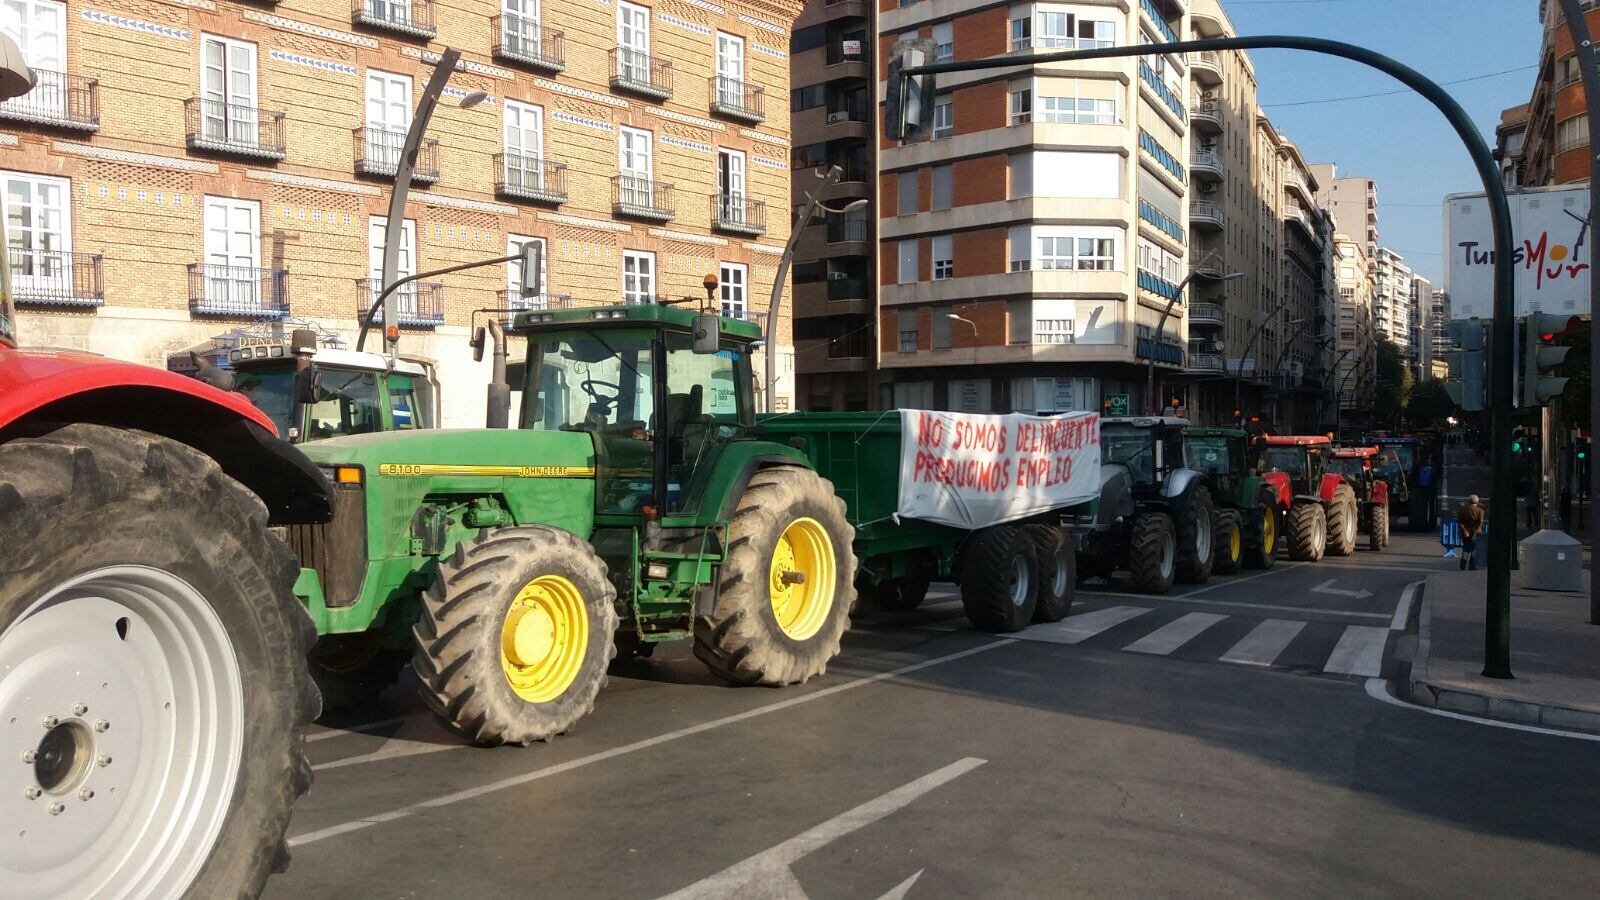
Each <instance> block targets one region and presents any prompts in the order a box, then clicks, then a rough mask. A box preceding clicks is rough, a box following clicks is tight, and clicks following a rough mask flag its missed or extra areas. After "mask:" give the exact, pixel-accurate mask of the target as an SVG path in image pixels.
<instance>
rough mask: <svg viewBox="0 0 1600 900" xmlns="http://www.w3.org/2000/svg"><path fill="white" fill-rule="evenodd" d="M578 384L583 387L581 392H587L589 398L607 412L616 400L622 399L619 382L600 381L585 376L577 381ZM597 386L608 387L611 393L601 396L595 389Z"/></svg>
mask: <svg viewBox="0 0 1600 900" xmlns="http://www.w3.org/2000/svg"><path fill="white" fill-rule="evenodd" d="M578 386H579V387H581V388H583V392H584V393H585V394H588V395H589V398H590V399H591V400H593V401H594V402H595V403H596V404H598V405H599V406H601V407H603V408H604V409H605V411H606V412H607V413H609V412H610V411H611V409H612V408H613V407H615V406H616V405H617V401H619V400H621V399H622V385H620V384H614V383H612V382H609V381H601V380H600V379H598V378H585V379H584V380H583V381H581V382H579V383H578ZM597 387H601V388H610V389H611V390H612V391H613V393H612V394H611V396H609V397H602V396H601V395H600V392H599V391H597V390H595V388H597Z"/></svg>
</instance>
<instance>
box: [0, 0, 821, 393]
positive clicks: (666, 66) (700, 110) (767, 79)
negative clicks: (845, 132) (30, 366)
mask: <svg viewBox="0 0 1600 900" xmlns="http://www.w3.org/2000/svg"><path fill="white" fill-rule="evenodd" d="M799 9H800V5H799V3H798V2H787V0H737V2H734V0H721V2H711V0H658V2H656V3H654V4H653V5H652V4H650V3H633V2H626V0H593V2H579V0H543V3H542V4H541V3H540V2H539V0H502V2H495V0H458V2H453V3H452V4H451V5H449V6H445V5H442V4H436V3H435V2H433V0H354V2H353V4H352V3H351V2H350V0H345V2H330V0H321V2H313V0H282V2H277V3H274V2H271V0H262V2H233V0H67V2H60V0H16V2H12V3H8V4H6V6H5V8H4V10H3V12H0V17H3V18H0V25H3V27H4V28H5V31H6V33H7V34H8V35H9V36H11V37H12V38H13V39H14V40H16V41H17V43H18V45H19V46H20V47H21V48H22V50H23V53H24V55H25V56H26V57H27V59H28V60H29V62H30V64H31V65H32V66H34V67H35V68H36V69H37V70H38V72H39V78H40V80H39V86H38V87H37V88H35V90H34V91H33V92H31V93H30V94H28V95H26V96H24V97H21V98H17V99H15V100H12V101H9V102H7V103H5V104H3V105H0V178H3V179H4V181H5V186H4V192H5V196H6V200H7V204H8V209H7V212H8V215H9V226H10V234H9V237H10V247H9V254H10V264H11V266H12V271H13V273H14V278H15V285H16V294H17V301H18V306H19V316H20V328H21V332H22V337H23V339H24V340H25V341H26V342H27V343H29V344H33V345H55V346H65V347H76V348H83V349H87V350H91V351H94V352H99V353H104V354H107V355H110V356H116V357H119V358H124V359H130V360H135V361H138V362H143V363H148V364H151V365H164V364H166V362H167V359H168V357H169V355H172V354H174V353H177V352H179V351H182V350H183V349H184V348H188V347H192V346H196V345H203V344H204V343H205V342H206V341H208V340H211V339H213V338H216V337H218V336H222V337H224V338H226V337H227V336H228V335H230V334H233V333H236V330H237V329H241V328H243V329H267V330H270V329H272V328H281V329H287V328H288V327H292V326H293V324H294V323H299V322H311V323H315V324H316V325H318V326H319V327H321V328H322V329H323V330H324V332H325V333H326V334H329V335H331V336H337V337H338V338H339V339H342V340H343V341H344V342H345V344H346V345H348V344H350V343H351V342H352V341H353V335H354V331H355V327H356V315H357V309H358V307H364V306H365V305H367V304H368V303H369V302H370V298H371V296H372V293H371V291H372V287H371V283H370V281H369V280H370V279H373V278H374V276H375V275H376V273H377V269H378V267H379V261H380V259H381V240H382V239H381V234H382V226H383V216H384V215H385V213H386V211H387V202H388V197H389V180H390V179H391V178H392V173H393V171H394V167H395V165H396V163H397V161H398V157H399V147H400V145H401V143H402V142H403V138H404V133H405V131H406V128H407V127H408V126H409V124H410V117H411V115H412V111H413V109H414V108H415V105H416V100H417V98H418V97H419V96H420V92H421V90H422V87H423V85H424V83H425V82H426V81H427V79H428V77H429V75H430V74H431V73H432V62H433V61H434V60H435V59H437V53H438V51H439V50H440V49H442V48H443V47H445V46H453V47H456V48H458V49H460V50H461V51H462V64H461V66H459V67H458V71H457V72H456V73H455V74H454V75H453V77H452V79H451V82H450V87H449V88H448V90H447V93H446V96H445V97H444V98H443V102H441V104H440V107H439V110H438V112H437V114H436V116H435V118H434V120H433V123H432V127H431V129H430V135H429V140H428V142H427V143H426V144H425V146H424V148H423V150H422V153H421V156H420V159H419V166H418V173H417V177H416V178H415V180H414V183H413V186H412V193H411V196H410V203H409V206H408V208H407V212H406V216H407V222H406V228H405V241H404V247H403V251H402V255H401V260H402V261H401V270H402V274H408V273H413V272H417V271H424V270H429V269H434V268H439V267H442V266H447V265H451V264H455V263H463V262H468V261H472V260H476V259H484V258H489V257H494V256H500V255H505V254H506V253H507V252H508V251H509V250H511V249H512V248H515V247H516V246H517V245H519V244H520V243H522V242H526V241H543V242H544V243H545V251H546V256H545V258H546V272H545V275H544V279H543V280H544V293H545V298H544V301H543V302H551V303H561V302H570V303H576V304H583V305H589V304H600V303H615V302H617V301H618V300H619V299H627V300H630V301H638V302H652V301H655V300H657V299H659V298H670V299H677V298H681V297H697V298H699V297H704V289H703V288H702V286H701V283H702V278H703V277H704V276H705V275H706V274H708V273H710V274H717V275H718V276H719V277H720V279H721V281H722V285H723V287H722V289H721V296H720V301H721V303H722V306H723V308H724V310H726V311H727V312H729V313H732V314H742V315H751V314H756V313H761V312H764V311H765V310H766V308H767V305H768V303H767V298H768V297H769V295H770V293H771V289H772V283H773V279H774V278H775V275H776V270H777V267H778V262H779V258H780V256H781V254H782V248H783V245H784V243H785V241H786V240H787V238H788V231H789V219H790V217H789V202H788V196H789V178H790V173H789V167H788V159H789V153H790V141H789V136H788V135H789V117H788V115H787V111H786V110H785V109H784V108H783V100H784V98H786V97H787V96H788V94H789V53H788V46H789V34H790V26H791V23H792V22H793V21H794V18H795V16H796V15H797V14H798V12H799ZM475 91H483V92H486V93H487V95H488V98H487V100H486V101H484V102H482V103H480V104H478V105H477V106H475V107H472V108H463V106H462V104H461V102H460V101H461V100H462V99H463V98H465V97H467V95H468V94H469V92H475ZM769 100H770V103H769ZM517 287H518V285H517V284H516V283H515V273H514V272H513V271H510V270H509V267H508V268H507V269H506V270H501V269H499V268H488V269H480V270H475V271H468V272H463V273H460V274H456V275H449V276H445V277H443V278H440V279H438V280H437V281H436V282H431V283H428V284H424V285H421V286H420V287H419V288H418V289H417V290H414V291H405V292H402V293H401V294H400V295H399V298H398V302H399V310H400V313H401V319H402V322H403V323H404V329H403V330H404V335H403V337H402V339H401V350H402V352H404V353H407V354H410V355H418V356H422V357H427V358H431V359H433V360H434V361H435V362H436V363H437V365H438V369H439V373H440V378H441V382H442V383H443V386H444V398H443V403H442V411H443V418H444V422H445V423H446V424H451V425H471V424H481V421H482V412H481V410H482V403H481V396H482V395H481V389H482V385H483V384H484V382H485V380H486V368H484V367H480V366H477V365H475V364H474V363H473V362H472V360H471V356H470V351H469V350H468V348H467V346H466V340H467V336H468V334H469V326H470V323H471V321H472V318H471V316H472V312H473V310H476V309H482V308H494V307H503V306H505V305H506V304H507V302H508V298H515V297H516V296H517V291H516V290H514V289H515V288H517ZM788 332H789V328H788V318H787V316H785V318H784V320H783V322H782V324H781V327H780V329H779V340H778V341H777V344H778V346H779V348H780V349H779V352H780V354H781V355H782V356H781V358H780V371H782V372H783V375H782V376H781V377H780V380H779V385H778V392H777V393H778V395H779V405H780V407H782V406H785V405H786V404H787V401H788V398H789V397H791V396H792V393H793V388H794V385H793V377H792V368H791V366H790V355H789V351H788V340H787V335H788Z"/></svg>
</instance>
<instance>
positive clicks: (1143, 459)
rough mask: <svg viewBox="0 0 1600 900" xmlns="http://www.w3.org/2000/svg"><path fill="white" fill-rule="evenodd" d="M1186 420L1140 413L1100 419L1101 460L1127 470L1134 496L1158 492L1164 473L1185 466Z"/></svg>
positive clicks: (1157, 493) (1169, 472)
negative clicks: (1184, 440)
mask: <svg viewBox="0 0 1600 900" xmlns="http://www.w3.org/2000/svg"><path fill="white" fill-rule="evenodd" d="M1188 427H1189V422H1188V420H1186V419H1179V418H1175V417H1172V416H1139V417H1137V418H1116V419H1101V420H1100V462H1101V464H1102V465H1115V466H1122V467H1123V468H1125V469H1127V471H1128V478H1129V480H1130V481H1131V482H1132V483H1133V492H1134V495H1135V496H1141V495H1159V494H1160V493H1162V491H1161V485H1162V484H1163V483H1164V482H1166V480H1167V476H1168V475H1170V474H1172V473H1173V472H1174V471H1176V470H1178V469H1182V468H1184V467H1185V460H1184V450H1183V435H1184V429H1186V428H1188Z"/></svg>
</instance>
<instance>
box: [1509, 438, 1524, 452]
mask: <svg viewBox="0 0 1600 900" xmlns="http://www.w3.org/2000/svg"><path fill="white" fill-rule="evenodd" d="M1511 452H1512V453H1521V452H1522V442H1521V441H1516V442H1514V443H1512V445H1511Z"/></svg>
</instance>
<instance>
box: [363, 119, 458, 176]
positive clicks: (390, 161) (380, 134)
mask: <svg viewBox="0 0 1600 900" xmlns="http://www.w3.org/2000/svg"><path fill="white" fill-rule="evenodd" d="M354 133H355V141H356V174H357V175H372V176H376V177H379V178H393V177H394V173H395V170H396V169H398V168H400V156H401V154H402V153H403V152H404V150H405V146H406V135H405V132H403V131H389V130H388V129H384V128H357V129H356V130H355V132H354ZM411 180H412V181H422V182H429V183H431V182H435V181H438V180H439V142H438V141H436V140H434V139H432V138H426V139H424V140H423V141H422V146H420V147H418V148H417V165H416V167H415V168H414V169H412V171H411Z"/></svg>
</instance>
